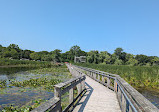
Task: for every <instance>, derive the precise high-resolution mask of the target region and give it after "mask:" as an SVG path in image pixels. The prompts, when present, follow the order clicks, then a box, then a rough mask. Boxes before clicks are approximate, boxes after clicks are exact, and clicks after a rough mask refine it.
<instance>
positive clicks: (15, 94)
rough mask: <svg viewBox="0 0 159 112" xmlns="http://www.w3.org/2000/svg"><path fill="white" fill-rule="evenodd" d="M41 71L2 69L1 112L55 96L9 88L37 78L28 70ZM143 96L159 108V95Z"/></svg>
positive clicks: (143, 92) (37, 90)
mask: <svg viewBox="0 0 159 112" xmlns="http://www.w3.org/2000/svg"><path fill="white" fill-rule="evenodd" d="M35 69H39V68H36V67H34V68H33V67H32V68H29V67H3V68H0V80H1V81H2V80H6V83H7V87H6V88H4V89H3V88H0V89H1V90H0V110H2V108H4V107H6V106H10V105H14V106H22V105H26V104H28V105H31V104H32V103H33V102H34V101H35V100H37V99H41V100H48V99H50V98H51V97H53V96H54V94H53V92H50V91H46V90H44V89H42V88H41V87H39V88H36V89H35V88H30V87H28V88H27V87H26V88H20V87H14V86H12V87H10V86H8V85H9V83H10V80H12V79H14V80H17V81H21V80H27V79H30V78H31V77H37V74H35V73H30V72H29V73H28V72H26V71H28V70H35ZM42 75H50V74H41V75H40V76H39V75H38V77H41V76H42ZM138 91H139V92H140V93H141V94H143V95H144V96H145V97H146V98H147V99H148V100H150V101H151V102H152V103H153V104H154V105H155V106H156V107H158V108H159V93H156V92H152V91H148V90H145V89H139V90H138Z"/></svg>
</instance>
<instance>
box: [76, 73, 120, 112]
mask: <svg viewBox="0 0 159 112" xmlns="http://www.w3.org/2000/svg"><path fill="white" fill-rule="evenodd" d="M85 81H86V82H85V84H86V89H87V92H86V93H85V95H84V96H83V97H82V98H81V100H80V101H79V102H78V103H77V105H76V107H75V108H74V110H73V112H121V110H120V107H119V103H118V100H117V97H116V94H115V92H113V91H112V90H110V89H108V88H107V87H105V86H103V85H102V84H100V83H98V82H96V81H95V80H93V79H91V78H90V77H88V76H86V80H85Z"/></svg>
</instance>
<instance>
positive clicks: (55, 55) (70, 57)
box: [0, 44, 159, 66]
mask: <svg viewBox="0 0 159 112" xmlns="http://www.w3.org/2000/svg"><path fill="white" fill-rule="evenodd" d="M75 56H86V60H87V63H95V64H100V63H103V64H104V63H105V64H115V65H130V66H156V65H159V57H157V56H146V55H143V54H140V55H136V56H135V55H133V54H129V53H126V52H124V50H123V49H122V48H120V47H119V48H116V49H115V50H114V53H113V54H110V53H108V52H107V51H98V50H91V51H89V52H85V51H82V50H81V48H80V47H79V46H77V45H75V46H72V47H71V48H70V50H69V51H66V52H65V53H62V51H61V50H60V49H55V50H53V51H51V52H48V51H40V52H35V51H31V50H22V49H20V48H19V46H18V45H16V44H10V45H9V46H8V47H3V46H2V45H0V58H7V59H12V60H13V59H20V60H35V61H52V62H53V63H60V62H74V57H75ZM8 64H9V65H10V63H8ZM1 65H2V64H1Z"/></svg>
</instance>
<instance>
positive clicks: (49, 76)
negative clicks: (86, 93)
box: [0, 65, 72, 112]
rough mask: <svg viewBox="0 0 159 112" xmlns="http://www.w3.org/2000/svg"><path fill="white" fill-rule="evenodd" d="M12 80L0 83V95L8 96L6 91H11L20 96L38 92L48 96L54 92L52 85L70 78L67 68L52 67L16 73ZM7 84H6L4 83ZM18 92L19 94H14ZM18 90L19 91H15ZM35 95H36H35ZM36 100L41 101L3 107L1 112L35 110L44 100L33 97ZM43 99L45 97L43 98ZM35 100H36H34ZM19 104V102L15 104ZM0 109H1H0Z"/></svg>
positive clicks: (27, 111)
mask: <svg viewBox="0 0 159 112" xmlns="http://www.w3.org/2000/svg"><path fill="white" fill-rule="evenodd" d="M13 77H14V78H13V79H9V80H7V81H0V84H1V86H0V88H1V93H3V94H6V95H7V94H10V93H6V90H7V91H8V89H10V90H11V89H12V90H11V91H13V92H11V93H12V94H15V95H20V94H21V93H23V94H25V93H29V92H32V91H33V94H35V93H34V91H36V92H37V91H39V92H44V91H46V93H47V94H48V92H49V94H50V93H52V94H53V92H54V85H55V84H58V83H60V82H63V81H67V80H69V79H70V78H71V77H72V76H71V74H70V73H69V71H68V69H67V67H66V66H65V65H63V66H54V67H49V68H40V69H34V70H29V71H25V72H18V73H15V74H13ZM6 82H7V83H6ZM14 88H15V89H16V92H17V91H18V92H19V93H15V90H14ZM17 88H19V89H17ZM36 94H37V93H36ZM35 97H37V98H40V99H41V100H38V99H37V100H38V101H37V102H38V103H34V102H33V103H32V104H25V105H24V106H17V105H14V104H13V105H11V104H10V106H9V105H5V106H3V112H19V111H20V112H29V111H30V110H32V109H34V108H36V107H37V106H39V105H40V104H41V103H43V102H44V99H45V98H42V97H41V96H40V97H39V96H35ZM43 97H45V96H43ZM35 99H36V98H35ZM17 103H20V102H17ZM0 109H2V108H1V107H0Z"/></svg>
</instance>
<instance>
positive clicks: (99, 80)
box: [98, 74, 100, 82]
mask: <svg viewBox="0 0 159 112" xmlns="http://www.w3.org/2000/svg"><path fill="white" fill-rule="evenodd" d="M98 80H99V82H100V75H99V74H98Z"/></svg>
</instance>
